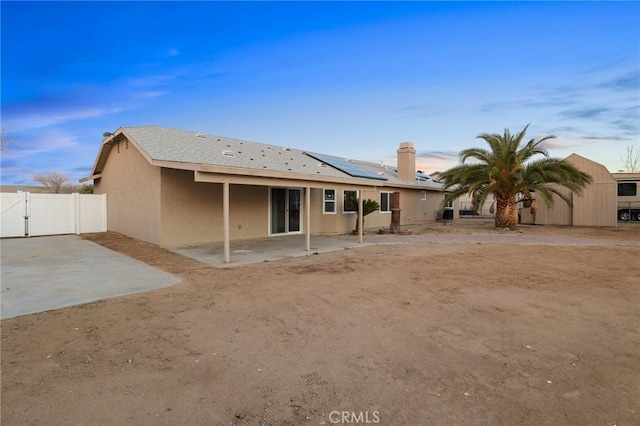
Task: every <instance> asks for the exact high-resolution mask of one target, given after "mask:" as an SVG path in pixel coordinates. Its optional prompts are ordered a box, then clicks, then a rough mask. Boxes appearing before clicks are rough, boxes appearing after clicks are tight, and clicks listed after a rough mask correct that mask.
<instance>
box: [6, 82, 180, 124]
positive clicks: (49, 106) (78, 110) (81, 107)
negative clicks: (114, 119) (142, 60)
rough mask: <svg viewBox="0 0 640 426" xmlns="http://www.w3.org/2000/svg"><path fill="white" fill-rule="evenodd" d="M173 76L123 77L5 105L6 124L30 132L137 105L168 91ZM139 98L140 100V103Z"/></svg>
mask: <svg viewBox="0 0 640 426" xmlns="http://www.w3.org/2000/svg"><path fill="white" fill-rule="evenodd" d="M172 78H173V77H172V76H170V75H153V76H147V77H144V78H135V79H121V80H117V81H113V82H111V83H109V84H105V85H75V86H72V87H71V88H66V89H64V90H57V91H53V92H49V93H46V94H43V95H41V96H38V97H36V98H32V99H29V100H27V101H23V102H20V103H13V104H8V105H4V106H3V111H2V113H3V126H4V127H6V128H8V129H11V131H12V132H22V131H29V130H33V129H38V128H43V127H50V126H54V125H58V124H64V123H67V122H71V121H76V120H82V119H87V118H96V117H102V116H107V115H111V114H115V113H118V112H121V111H125V110H128V109H132V108H136V107H138V106H139V102H142V101H144V100H145V99H152V98H157V97H159V96H162V95H165V94H166V93H168V89H167V87H168V85H169V82H170V81H171V79H172ZM136 100H137V101H139V102H136Z"/></svg>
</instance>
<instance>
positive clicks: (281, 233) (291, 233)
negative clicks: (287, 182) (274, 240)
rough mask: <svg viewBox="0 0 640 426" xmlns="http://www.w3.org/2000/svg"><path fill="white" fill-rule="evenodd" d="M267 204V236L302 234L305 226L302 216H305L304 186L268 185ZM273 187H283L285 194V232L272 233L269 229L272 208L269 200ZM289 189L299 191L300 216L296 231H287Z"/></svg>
mask: <svg viewBox="0 0 640 426" xmlns="http://www.w3.org/2000/svg"><path fill="white" fill-rule="evenodd" d="M268 188H269V194H268V195H269V197H268V198H269V204H268V206H267V209H268V212H267V213H268V214H267V235H268V236H269V237H278V236H282V235H298V234H304V230H305V226H304V222H305V220H304V218H305V205H304V204H305V203H304V188H301V187H290V186H269V187H268ZM274 188H279V189H284V190H285V194H286V203H287V207H286V217H285V232H277V233H273V232H272V230H271V218H272V216H271V210H272V206H271V203H272V200H271V190H272V189H274ZM290 190H297V191H300V215H299V216H300V217H299V218H298V221H299V224H298V226H299V228H300V229H299V230H297V231H289V191H290Z"/></svg>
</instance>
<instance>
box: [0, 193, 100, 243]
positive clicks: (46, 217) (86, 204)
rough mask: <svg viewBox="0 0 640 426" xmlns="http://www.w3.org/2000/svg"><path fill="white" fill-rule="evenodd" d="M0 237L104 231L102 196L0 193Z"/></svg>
mask: <svg viewBox="0 0 640 426" xmlns="http://www.w3.org/2000/svg"><path fill="white" fill-rule="evenodd" d="M0 219H1V222H0V226H1V228H0V237H2V238H5V237H35V236H38V235H60V234H82V233H87V232H106V231H107V195H106V194H38V193H30V192H17V193H0Z"/></svg>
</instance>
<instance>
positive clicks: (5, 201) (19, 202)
mask: <svg viewBox="0 0 640 426" xmlns="http://www.w3.org/2000/svg"><path fill="white" fill-rule="evenodd" d="M26 206H27V193H26V192H17V193H13V194H9V193H0V226H2V228H1V229H0V231H1V233H0V236H2V237H24V236H25V235H26V233H27V232H26V226H25V224H26V220H25V216H26V212H27V210H26V208H27V207H26Z"/></svg>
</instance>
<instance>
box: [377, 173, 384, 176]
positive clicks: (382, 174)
mask: <svg viewBox="0 0 640 426" xmlns="http://www.w3.org/2000/svg"><path fill="white" fill-rule="evenodd" d="M378 174H379V175H380V176H386V175H385V174H384V173H383V172H378Z"/></svg>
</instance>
